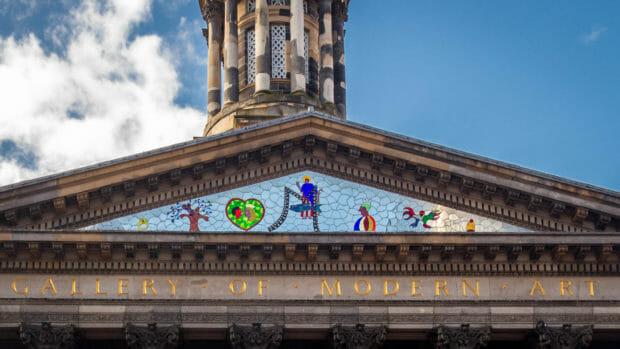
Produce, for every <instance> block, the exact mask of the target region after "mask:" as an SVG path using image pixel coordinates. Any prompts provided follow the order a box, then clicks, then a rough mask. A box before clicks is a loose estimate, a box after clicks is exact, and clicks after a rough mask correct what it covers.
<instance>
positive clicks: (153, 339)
mask: <svg viewBox="0 0 620 349" xmlns="http://www.w3.org/2000/svg"><path fill="white" fill-rule="evenodd" d="M179 337H180V335H179V326H178V325H173V326H168V327H164V328H157V324H155V323H149V324H148V325H147V327H139V326H134V325H132V324H130V323H129V324H127V325H126V326H125V339H126V340H127V345H128V346H129V348H131V349H173V348H176V347H178V346H179Z"/></svg>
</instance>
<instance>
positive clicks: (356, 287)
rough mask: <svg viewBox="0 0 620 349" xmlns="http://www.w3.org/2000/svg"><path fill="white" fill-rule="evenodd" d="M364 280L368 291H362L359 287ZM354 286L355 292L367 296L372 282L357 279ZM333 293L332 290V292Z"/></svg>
mask: <svg viewBox="0 0 620 349" xmlns="http://www.w3.org/2000/svg"><path fill="white" fill-rule="evenodd" d="M360 282H363V283H365V284H366V292H364V293H362V292H360V288H359V283H360ZM353 288H354V289H355V294H357V295H358V296H367V295H368V294H369V293H370V289H371V287H370V283H369V282H368V281H366V280H357V281H355V284H354V285H353ZM330 295H331V292H330Z"/></svg>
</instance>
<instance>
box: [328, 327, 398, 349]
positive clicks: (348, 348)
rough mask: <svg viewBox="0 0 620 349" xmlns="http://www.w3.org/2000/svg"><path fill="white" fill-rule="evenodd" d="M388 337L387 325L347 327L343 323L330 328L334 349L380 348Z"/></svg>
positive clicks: (330, 337)
mask: <svg viewBox="0 0 620 349" xmlns="http://www.w3.org/2000/svg"><path fill="white" fill-rule="evenodd" d="M386 338H387V328H386V327H385V326H378V327H366V326H365V325H363V324H357V325H355V327H347V326H343V325H341V324H337V325H335V326H333V327H332V328H331V330H330V336H329V339H330V342H331V345H332V348H334V349H378V348H381V347H383V344H384V343H385V340H386Z"/></svg>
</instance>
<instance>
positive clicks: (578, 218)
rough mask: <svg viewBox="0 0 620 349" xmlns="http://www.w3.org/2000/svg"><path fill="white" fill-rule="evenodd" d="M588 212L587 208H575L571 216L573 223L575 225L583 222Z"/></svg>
mask: <svg viewBox="0 0 620 349" xmlns="http://www.w3.org/2000/svg"><path fill="white" fill-rule="evenodd" d="M589 212H590V211H589V210H588V209H587V208H584V207H577V208H576V209H575V214H574V215H573V222H575V223H581V222H583V220H584V219H586V218H587V217H588V213H589Z"/></svg>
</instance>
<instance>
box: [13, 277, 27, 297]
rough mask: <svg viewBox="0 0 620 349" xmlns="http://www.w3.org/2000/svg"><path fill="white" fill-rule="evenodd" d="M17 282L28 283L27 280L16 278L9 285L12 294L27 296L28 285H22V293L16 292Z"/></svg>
mask: <svg viewBox="0 0 620 349" xmlns="http://www.w3.org/2000/svg"><path fill="white" fill-rule="evenodd" d="M18 281H26V282H27V281H28V279H22V278H18V279H15V280H13V283H12V284H11V286H12V287H13V292H15V293H17V294H28V285H24V290H23V291H19V290H17V282H18Z"/></svg>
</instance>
